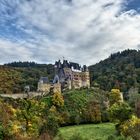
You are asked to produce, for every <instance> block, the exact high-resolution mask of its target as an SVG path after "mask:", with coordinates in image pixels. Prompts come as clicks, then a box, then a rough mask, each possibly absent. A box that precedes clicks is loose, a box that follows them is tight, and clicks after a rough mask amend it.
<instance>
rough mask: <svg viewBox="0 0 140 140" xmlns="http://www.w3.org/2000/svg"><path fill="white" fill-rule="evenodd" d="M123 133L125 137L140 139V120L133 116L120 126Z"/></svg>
mask: <svg viewBox="0 0 140 140" xmlns="http://www.w3.org/2000/svg"><path fill="white" fill-rule="evenodd" d="M120 130H121V133H122V134H123V135H124V136H130V137H132V138H133V139H134V140H139V139H140V119H139V118H137V117H136V116H133V117H132V118H131V119H129V120H127V121H126V122H124V123H123V124H122V125H121V126H120Z"/></svg>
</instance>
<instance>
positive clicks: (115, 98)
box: [109, 89, 123, 105]
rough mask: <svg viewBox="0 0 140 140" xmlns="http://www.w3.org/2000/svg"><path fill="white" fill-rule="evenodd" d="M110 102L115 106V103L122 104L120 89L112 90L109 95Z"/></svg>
mask: <svg viewBox="0 0 140 140" xmlns="http://www.w3.org/2000/svg"><path fill="white" fill-rule="evenodd" d="M109 101H110V105H113V104H114V103H120V102H122V101H123V97H122V93H121V92H120V90H119V89H112V90H111V92H110V94H109Z"/></svg>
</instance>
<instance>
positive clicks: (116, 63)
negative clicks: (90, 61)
mask: <svg viewBox="0 0 140 140" xmlns="http://www.w3.org/2000/svg"><path fill="white" fill-rule="evenodd" d="M89 70H90V75H91V83H92V85H94V86H99V87H100V88H101V89H104V90H108V91H110V90H111V89H112V88H119V89H120V90H121V91H123V92H127V91H128V90H129V89H130V88H131V87H133V88H139V91H140V50H139V51H137V50H125V51H123V52H118V53H115V54H112V55H111V56H110V57H109V58H107V59H105V60H104V61H101V62H99V63H97V64H95V65H92V66H90V67H89Z"/></svg>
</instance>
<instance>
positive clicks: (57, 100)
mask: <svg viewBox="0 0 140 140" xmlns="http://www.w3.org/2000/svg"><path fill="white" fill-rule="evenodd" d="M52 103H53V105H55V106H57V107H62V106H64V99H63V96H62V95H61V93H59V92H57V93H54V95H53V97H52Z"/></svg>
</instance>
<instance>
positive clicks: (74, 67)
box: [38, 60, 90, 93]
mask: <svg viewBox="0 0 140 140" xmlns="http://www.w3.org/2000/svg"><path fill="white" fill-rule="evenodd" d="M81 87H87V88H89V87H90V76H89V71H88V67H87V66H86V65H84V66H83V67H81V66H80V65H79V64H78V63H73V62H68V61H67V60H63V63H61V61H60V60H59V61H56V62H55V76H54V80H53V82H52V83H50V82H49V80H48V78H47V77H41V78H40V80H39V82H38V91H42V92H48V93H49V92H50V90H51V89H52V90H53V92H61V90H65V89H79V88H81Z"/></svg>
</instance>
